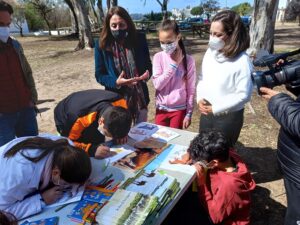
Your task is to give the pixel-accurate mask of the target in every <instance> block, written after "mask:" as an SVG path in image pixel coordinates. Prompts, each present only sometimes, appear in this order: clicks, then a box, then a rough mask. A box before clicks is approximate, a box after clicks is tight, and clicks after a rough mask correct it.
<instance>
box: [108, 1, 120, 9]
mask: <svg viewBox="0 0 300 225" xmlns="http://www.w3.org/2000/svg"><path fill="white" fill-rule="evenodd" d="M117 5H118V0H106V6H107V9H108V10H109V9H110V8H111V7H114V6H117Z"/></svg>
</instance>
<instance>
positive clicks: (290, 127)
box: [259, 87, 300, 225]
mask: <svg viewBox="0 0 300 225" xmlns="http://www.w3.org/2000/svg"><path fill="white" fill-rule="evenodd" d="M259 90H260V92H261V93H262V97H263V98H265V99H267V100H268V101H269V102H268V109H269V112H270V113H271V115H272V116H273V117H274V119H275V120H276V121H277V122H278V123H279V124H280V125H281V128H280V132H279V135H278V147H277V148H278V151H277V159H278V165H279V168H280V170H281V172H282V175H283V179H284V185H285V189H286V196H287V211H286V215H285V222H284V224H285V225H292V224H293V225H295V224H299V223H300V210H299V208H300V92H299V90H297V89H294V90H293V89H289V90H290V91H291V92H292V93H293V94H295V95H296V96H297V98H296V99H294V98H292V97H291V96H289V95H288V94H285V93H281V92H278V91H274V90H272V89H270V88H266V87H261V88H260V89H259Z"/></svg>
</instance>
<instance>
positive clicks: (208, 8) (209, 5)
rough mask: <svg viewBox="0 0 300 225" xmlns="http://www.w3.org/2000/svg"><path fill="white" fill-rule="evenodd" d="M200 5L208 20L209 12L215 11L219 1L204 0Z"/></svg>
mask: <svg viewBox="0 0 300 225" xmlns="http://www.w3.org/2000/svg"><path fill="white" fill-rule="evenodd" d="M201 7H202V8H203V10H204V13H205V14H206V15H207V19H208V20H210V15H211V13H214V12H216V11H217V10H218V9H219V8H220V6H219V1H217V0H206V1H204V2H202V3H201Z"/></svg>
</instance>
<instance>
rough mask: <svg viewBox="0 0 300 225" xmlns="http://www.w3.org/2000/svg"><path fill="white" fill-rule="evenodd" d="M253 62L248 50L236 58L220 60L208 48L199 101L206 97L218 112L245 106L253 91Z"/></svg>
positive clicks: (198, 90) (200, 83) (203, 63)
mask: <svg viewBox="0 0 300 225" xmlns="http://www.w3.org/2000/svg"><path fill="white" fill-rule="evenodd" d="M252 68H253V66H252V63H251V61H250V59H249V57H248V55H247V54H246V53H241V54H240V55H239V56H238V57H237V58H235V59H234V60H230V59H226V58H225V60H223V61H222V60H217V59H216V57H215V52H213V51H212V50H211V49H210V48H209V49H208V50H207V51H206V53H205V55H204V58H203V62H202V70H201V74H200V78H199V82H198V85H197V103H199V101H200V100H201V99H206V100H207V101H209V102H210V103H211V104H212V111H213V114H214V115H217V114H219V113H222V112H233V111H238V110H241V109H243V108H244V106H245V104H246V103H247V102H248V101H250V99H251V94H252V89H253V85H252V80H251V71H252Z"/></svg>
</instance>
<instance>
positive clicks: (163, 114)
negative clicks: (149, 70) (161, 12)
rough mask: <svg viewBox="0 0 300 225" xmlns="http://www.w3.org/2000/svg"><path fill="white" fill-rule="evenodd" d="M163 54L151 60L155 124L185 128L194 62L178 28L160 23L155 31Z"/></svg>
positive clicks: (188, 119)
mask: <svg viewBox="0 0 300 225" xmlns="http://www.w3.org/2000/svg"><path fill="white" fill-rule="evenodd" d="M159 41H160V45H161V48H162V50H163V51H161V52H158V53H156V54H155V55H154V57H153V76H152V80H153V84H154V87H155V90H156V93H155V104H156V115H155V123H156V124H158V125H163V126H168V127H173V128H179V129H182V128H184V129H187V128H188V127H189V125H190V124H191V118H192V112H193V106H194V103H193V102H194V95H195V87H196V66H195V60H194V59H193V58H192V57H191V56H189V55H187V54H186V51H185V48H184V45H183V42H182V39H181V34H180V32H179V27H178V25H177V24H176V22H175V21H171V20H164V21H163V22H162V24H161V26H160V29H159Z"/></svg>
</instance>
